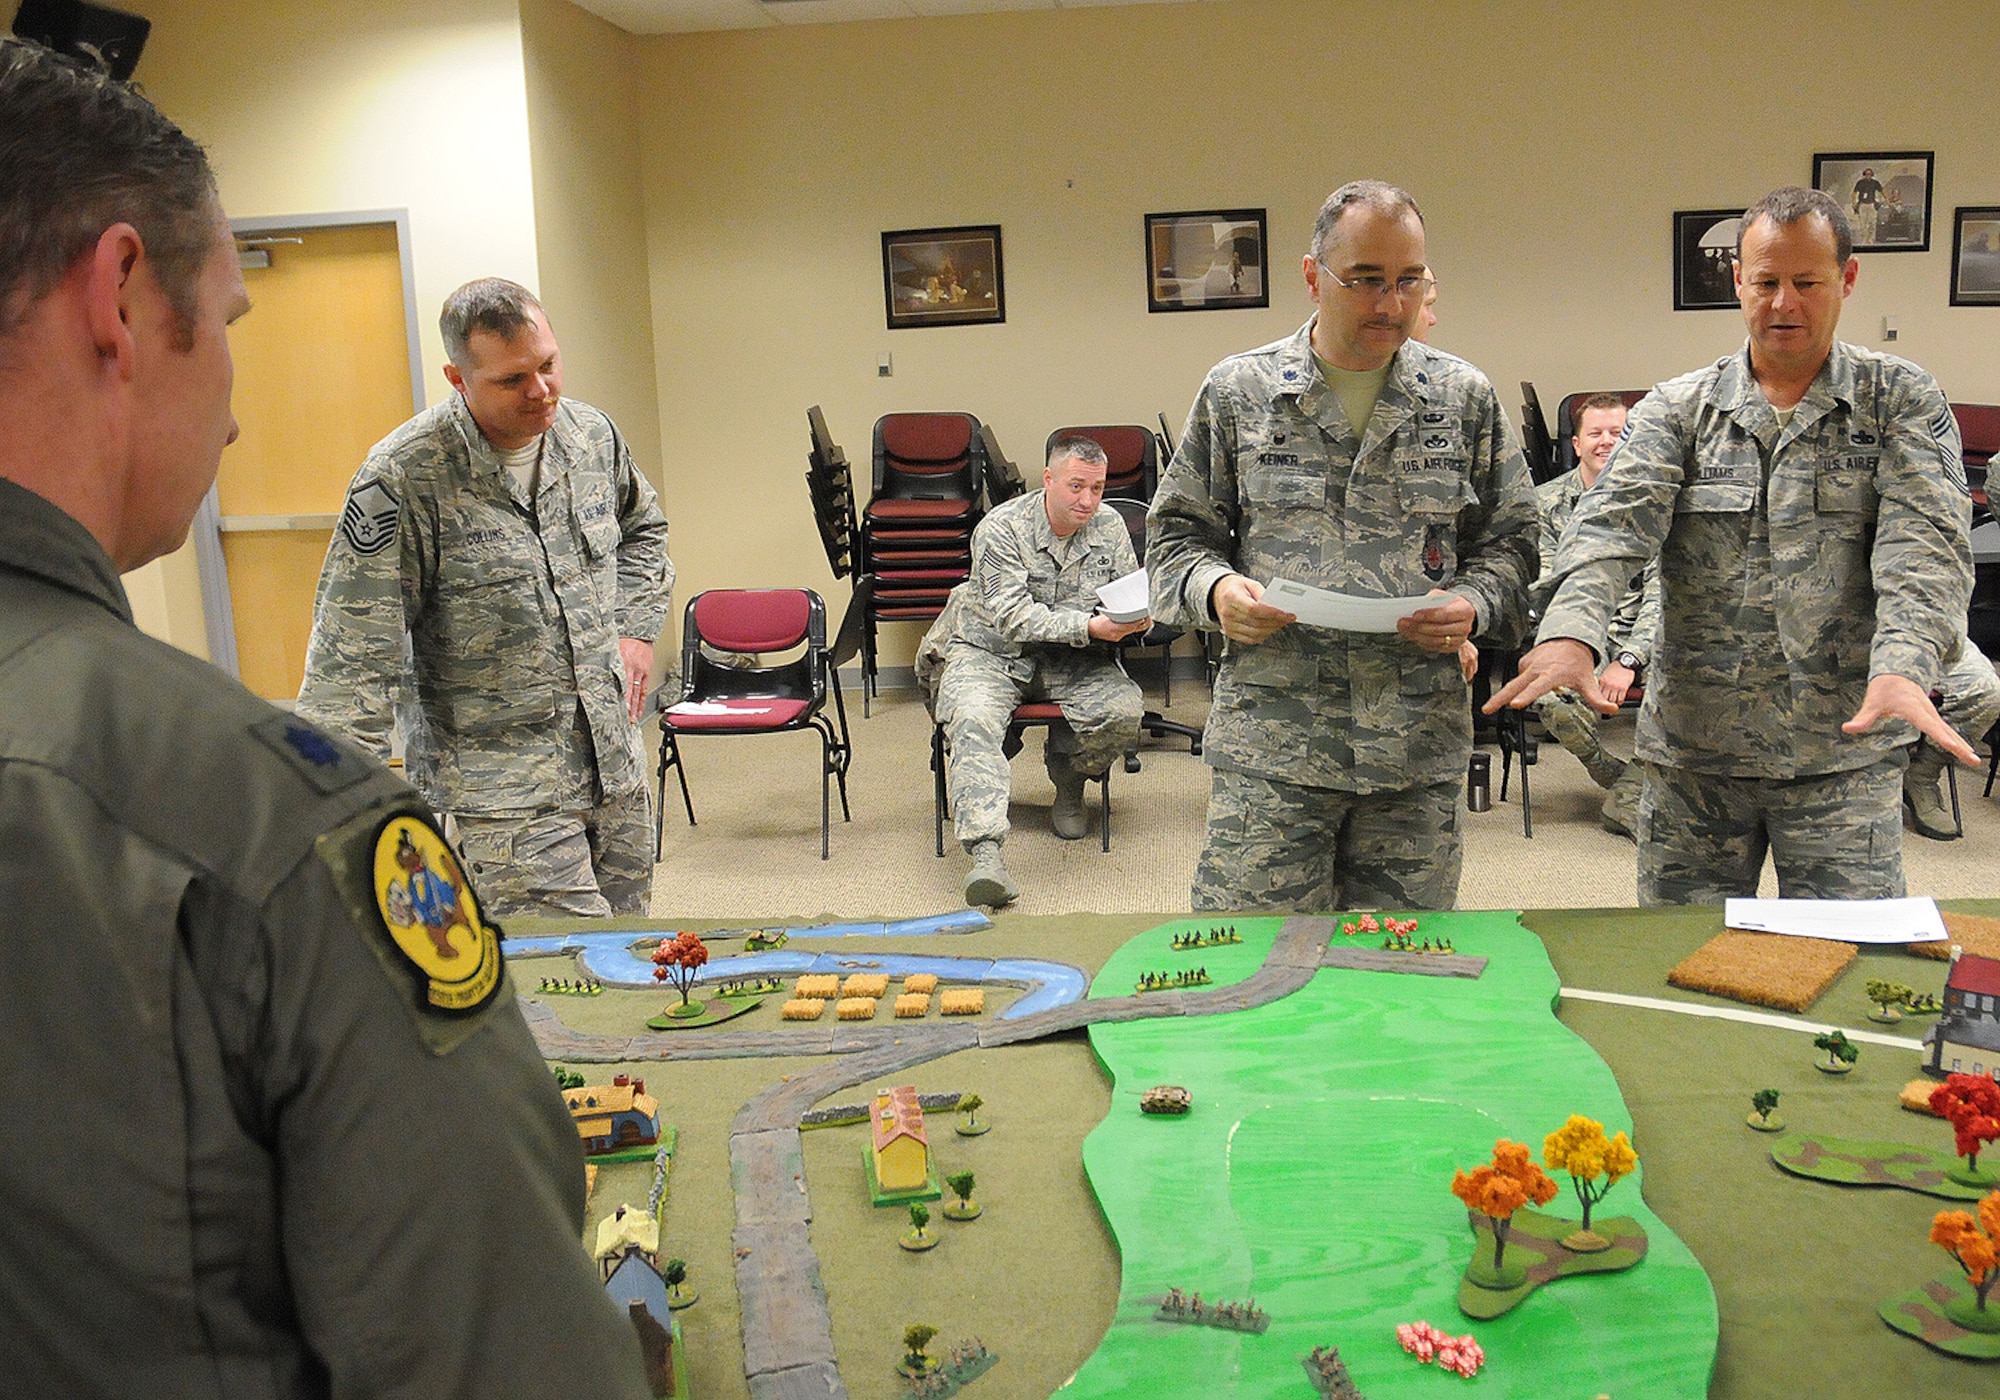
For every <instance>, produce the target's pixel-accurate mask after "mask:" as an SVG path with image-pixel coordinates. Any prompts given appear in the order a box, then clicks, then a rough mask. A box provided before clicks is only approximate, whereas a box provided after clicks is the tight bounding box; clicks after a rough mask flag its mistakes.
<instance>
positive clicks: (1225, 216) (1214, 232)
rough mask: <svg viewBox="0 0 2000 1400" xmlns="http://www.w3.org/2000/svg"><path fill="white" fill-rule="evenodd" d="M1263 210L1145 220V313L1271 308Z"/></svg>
mask: <svg viewBox="0 0 2000 1400" xmlns="http://www.w3.org/2000/svg"><path fill="white" fill-rule="evenodd" d="M1264 249H1265V237H1264V211H1263V210H1262V209H1210V210H1203V211H1200V212H1196V213H1187V214H1148V215H1147V216H1146V309H1147V310H1148V311H1230V310H1234V309H1235V308H1237V307H1241V306H1269V305H1270V304H1271V281H1270V277H1269V269H1268V268H1267V267H1266V266H1265V257H1264Z"/></svg>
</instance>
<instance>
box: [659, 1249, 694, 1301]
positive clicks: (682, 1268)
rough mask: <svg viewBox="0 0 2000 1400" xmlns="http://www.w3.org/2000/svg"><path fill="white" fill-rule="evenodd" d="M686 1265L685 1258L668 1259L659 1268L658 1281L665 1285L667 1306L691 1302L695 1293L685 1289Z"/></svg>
mask: <svg viewBox="0 0 2000 1400" xmlns="http://www.w3.org/2000/svg"><path fill="white" fill-rule="evenodd" d="M687 1276H688V1266H687V1260H685V1259H669V1260H668V1261H667V1263H666V1267H664V1268H662V1269H661V1270H660V1282H662V1283H664V1284H665V1285H666V1286H667V1306H668V1307H670V1308H675V1309H679V1308H684V1307H687V1306H688V1305H689V1304H691V1303H693V1302H694V1300H695V1298H696V1296H697V1295H696V1294H693V1293H690V1292H688V1291H687V1289H686V1287H685V1285H686V1283H687Z"/></svg>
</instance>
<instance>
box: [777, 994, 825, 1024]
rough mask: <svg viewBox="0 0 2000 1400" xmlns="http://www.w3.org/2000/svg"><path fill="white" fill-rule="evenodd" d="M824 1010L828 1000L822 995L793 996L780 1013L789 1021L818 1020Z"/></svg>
mask: <svg viewBox="0 0 2000 1400" xmlns="http://www.w3.org/2000/svg"><path fill="white" fill-rule="evenodd" d="M824 1010H826V1002H825V1001H824V1000H823V999H822V998H820V997H793V998H792V999H791V1000H790V1001H788V1002H786V1003H785V1006H784V1010H782V1011H780V1012H779V1013H778V1014H779V1015H780V1016H782V1017H783V1018H784V1019H785V1020H787V1021H817V1020H818V1019H819V1013H820V1012H822V1011H824Z"/></svg>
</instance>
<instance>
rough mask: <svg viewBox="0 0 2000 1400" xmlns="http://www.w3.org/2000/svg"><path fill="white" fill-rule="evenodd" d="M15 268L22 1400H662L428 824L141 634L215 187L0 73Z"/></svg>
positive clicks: (212, 328) (207, 366) (5, 1367)
mask: <svg viewBox="0 0 2000 1400" xmlns="http://www.w3.org/2000/svg"><path fill="white" fill-rule="evenodd" d="M0 249H5V250H6V251H5V254H4V256H0V393H4V394H5V396H6V399H7V402H8V403H9V405H10V408H9V411H8V426H7V429H6V431H5V432H4V433H0V906H4V907H5V908H6V909H7V911H8V915H7V919H8V922H7V962H8V969H7V977H6V978H5V979H4V983H0V1024H4V1025H5V1026H6V1028H7V1029H6V1034H5V1035H4V1036H0V1123H4V1124H5V1131H6V1146H5V1149H4V1150H0V1277H4V1278H5V1280H6V1282H5V1285H4V1287H0V1339H4V1341H0V1395H7V1396H23V1397H26V1396H63V1397H66V1398H67V1400H77V1398H78V1397H83V1398H84V1400H99V1398H100V1397H101V1400H113V1397H116V1398H117V1400H127V1398H128V1397H131V1396H138V1395H159V1396H165V1395H172V1396H176V1397H221V1396H247V1395H256V1396H263V1397H273V1400H277V1398H279V1397H283V1398H284V1400H291V1398H292V1397H299V1398H300V1400H303V1398H304V1397H325V1396H332V1395H370V1396H386V1395H407V1396H423V1397H426V1400H475V1397H477V1400H495V1397H529V1396H548V1395H554V1394H575V1395H590V1396H612V1397H621V1398H629V1400H639V1398H640V1397H643V1396H645V1395H647V1394H648V1389H647V1387H646V1385H645V1382H644V1372H643V1370H642V1367H641V1363H640V1359H639V1354H638V1348H637V1345H636V1343H635V1340H634V1337H633V1333H632V1329H631V1327H630V1325H629V1324H628V1323H627V1322H626V1321H624V1320H623V1319H621V1317H620V1316H619V1315H618V1313H617V1312H616V1311H615V1310H614V1309H613V1308H612V1306H611V1305H610V1303H609V1302H608V1301H607V1300H606V1298H605V1295H604V1293H603V1290H602V1287H601V1285H600V1284H599V1282H598V1281H597V1279H596V1277H595V1273H594V1270H593V1269H592V1268H591V1266H590V1263H589V1261H588V1259H587V1258H586V1257H585V1254H584V1251H583V1249H582V1247H581V1245H580V1243H579V1239H578V1236H579V1232H580V1230H581V1227H582V1223H583V1173H582V1154H581V1149H580V1146H579V1143H578V1138H577V1133H576V1129H575V1126H574V1124H573V1123H572V1121H571V1119H570V1117H569V1115H568V1114H567V1113H566V1112H565V1111H564V1109H563V1106H562V1102H561V1099H560V1098H559V1096H558V1094H557V1092H556V1089H555V1085H554V1083H553V1082H552V1080H551V1079H550V1077H549V1073H548V1070H547V1068H546V1067H545V1066H544V1064H543V1063H542V1061H541V1059H540V1057H539V1055H538V1054H537V1052H536V1049H535V1045H534V1042H533V1040H532V1039H531V1037H530V1036H529V1034H528V1031H527V1027H526V1025H525V1024H524V1023H523V1021H522V1019H521V1014H520V1012H519V1010H518V1009H517V1006H516V1003H515V999H514V988H513V983H512V981H511V979H510V978H509V977H508V976H507V973H506V970H505V967H504V965H503V963H502V961H501V958H500V951H499V940H498V936H497V934H496V932H495V930H494V929H493V927H492V925H491V924H489V923H487V922H486V921H485V919H484V917H483V916H482V914H481V912H480V910H479V907H478V898H477V895H476V893H475V892H474V891H473V889H472V888H471V885H470V883H469V882H468V881H467V880H466V878H465V875H464V873H463V871H462V870H460V868H459V867H458V864H457V862H456V860H455V859H454V858H453V856H452V854H451V852H450V850H449V848H448V847H446V846H445V844H444V842H443V838H442V837H441V836H440V835H439V833H438V832H437V831H436V829H435V828H434V827H433V826H432V825H431V823H430V819H429V817H428V816H427V815H425V814H424V812H423V808H422V804H421V802H419V801H418V800H417V798H416V796H415V794H414V793H412V792H411V791H410V790H409V789H408V788H407V787H405V786H404V785H403V784H402V783H401V782H400V781H398V780H397V779H395V778H394V777H392V776H390V775H389V774H388V773H387V772H385V771H384V770H383V769H382V768H380V767H378V766H377V765H376V764H375V763H374V762H373V761H372V760H370V759H368V758H367V757H365V756H363V755H362V754H361V753H359V752H358V751H357V750H355V749H353V748H351V747H349V746H347V745H346V744H344V743H342V742H339V741H336V740H334V739H331V738H329V737H327V736H326V735H324V734H322V733H321V732H319V731H318V730H316V729H314V728H313V727H312V726H311V725H310V724H308V723H306V722H304V721H301V720H298V719H295V718H293V717H292V716H289V715H286V714H283V713H282V712H280V711H278V710H275V709H273V708H271V707H270V706H269V705H266V704H264V703H263V702H262V701H260V700H257V699H256V698H255V697H253V696H251V695H250V694H249V693H248V692H247V691H245V690H243V689H242V688H241V687H240V686H238V685H237V684H235V683H234V682H233V681H231V680H229V679H228V678H226V677H225V676H223V675H222V673H221V672H219V671H217V670H215V669H214V668H213V667H211V666H209V665H208V664H207V663H206V662H203V661H200V660H198V659H196V658H194V657H192V656H189V655H187V654H185V653H183V652H179V651H176V650H174V649H173V648H171V647H169V646H166V645H164V644H163V643H160V642H156V641H154V640H152V639H150V638H148V637H146V636H145V635H144V634H142V633H141V632H140V631H139V630H138V629H137V628H136V627H135V626H134V625H133V622H132V612H131V608H130V605H129V603H128V602H127V599H126V596H125V591H124V588H123V586H122V585H121V584H120V582H119V577H118V576H119V574H120V572H122V571H127V570H131V569H135V568H137V567H139V566H140V565H141V564H144V563H146V562H147V561H149V560H152V559H155V558H158V557H159V556H161V555H163V554H165V553H167V552H169V551H171V550H173V549H175V548H176V547H178V546H179V545H180V544H181V542H182V541H183V540H184V539H185V538H186V537H187V533H188V525H189V521H190V520H191V519H192V518H193V516H194V513H195V509H196V507H197V505H198V504H199V503H200V501H201V499H202V497H203V495H204V494H205V493H206V492H207V490H208V488H209V485H210V484H211V483H212V482H213V481H214V479H215V473H216V467H217V465H218V463H219V461H220V458H221V454H222V450H223V448H224V447H225V446H227V445H228V444H229V443H230V442H231V441H233V440H234V439H235V436H236V421H235V418H234V416H233V415H232V414H231V412H230V388H231V380H232V366H231V362H230V354H229V342H228V335H227V327H228V326H229V324H230V323H231V322H232V321H234V320H235V319H236V318H237V317H239V316H241V315H243V314H244V313H245V312H246V311H247V310H248V309H249V299H248V297H247V295H246V293H245V290H244V285H243V278H242V274H241V272H240V271H239V270H238V266H237V258H236V250H235V247H234V244H233V241H232V239H231V237H230V231H229V225H228V223H227V222H226V221H225V219H224V217H223V213H222V209H221V206H220V203H219V201H218V197H217V193H216V188H215V182H214V179H213V177H212V175H211V174H210V171H209V168H208V163H207V160H206V157H205V156H204V155H203V153H202V151H201V148H200V147H199V146H197V145H196V144H195V143H194V142H193V141H191V140H189V139H188V138H187V137H186V136H185V135H183V134H182V133H181V132H180V131H179V129H178V128H176V127H175V126H174V125H173V124H172V123H171V122H169V121H168V120H167V119H166V118H165V117H164V116H162V115H161V114H160V113H159V112H158V111H157V110H155V109H154V108H153V107H152V105H151V104H150V103H148V102H147V101H145V99H143V98H141V97H140V96H139V95H138V94H137V93H136V92H134V91H133V90H132V89H130V88H128V87H126V86H125V85H123V84H121V83H117V82H114V81H112V80H111V79H109V78H107V77H104V76H102V75H101V74H99V73H97V72H94V71H91V70H88V69H85V68H83V67H81V66H78V65H75V64H72V63H70V62H69V61H67V60H64V59H60V58H58V57H56V56H55V55H53V54H51V53H50V52H49V51H47V50H46V49H43V48H40V47H38V46H35V45H31V44H26V43H21V42H16V41H13V40H0ZM405 842H407V843H408V847H409V854H408V855H406V856H404V857H402V858H401V859H400V860H399V859H398V852H399V851H401V850H403V848H404V845H405ZM419 873H421V874H422V875H423V877H424V881H423V885H424V889H425V890H426V891H427V892H428V895H427V897H426V898H425V899H424V900H423V901H422V903H423V904H424V906H425V908H424V910H423V912H422V914H421V915H420V914H419V913H418V912H417V911H416V910H415V908H414V901H412V900H411V898H410V891H411V889H412V888H414V887H415V884H416V881H415V877H416V876H417V875H418V874H419ZM445 887H449V896H448V897H447V896H446V888H445ZM428 896H435V897H428ZM392 909H396V910H400V911H401V912H400V915H399V916H394V915H392V914H391V912H390V911H391V910H392ZM424 920H429V921H430V922H432V923H435V924H437V925H438V928H437V929H436V930H435V936H433V931H432V930H431V929H430V928H429V927H427V926H426V925H425V924H424Z"/></svg>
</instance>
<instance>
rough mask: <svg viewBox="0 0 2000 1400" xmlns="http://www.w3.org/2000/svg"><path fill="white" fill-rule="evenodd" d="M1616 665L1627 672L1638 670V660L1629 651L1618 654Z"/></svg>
mask: <svg viewBox="0 0 2000 1400" xmlns="http://www.w3.org/2000/svg"><path fill="white" fill-rule="evenodd" d="M1618 664H1619V665H1620V666H1623V667H1624V668H1625V669H1626V670H1628V671H1636V670H1638V669H1639V658H1638V657H1637V656H1635V655H1633V654H1632V653H1631V652H1629V651H1621V652H1619V653H1618Z"/></svg>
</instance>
